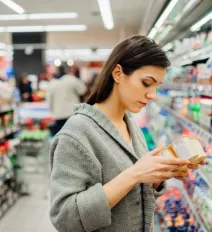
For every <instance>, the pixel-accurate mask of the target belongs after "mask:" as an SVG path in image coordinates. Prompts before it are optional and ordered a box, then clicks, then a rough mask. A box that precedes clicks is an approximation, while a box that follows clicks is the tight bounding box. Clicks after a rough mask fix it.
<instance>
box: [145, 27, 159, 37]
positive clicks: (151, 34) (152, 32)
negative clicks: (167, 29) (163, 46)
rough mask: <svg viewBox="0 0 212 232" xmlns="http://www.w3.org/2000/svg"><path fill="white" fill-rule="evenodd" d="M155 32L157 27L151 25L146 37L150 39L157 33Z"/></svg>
mask: <svg viewBox="0 0 212 232" xmlns="http://www.w3.org/2000/svg"><path fill="white" fill-rule="evenodd" d="M157 32H158V29H157V28H155V27H153V28H152V30H151V31H150V33H149V34H148V36H147V37H149V38H150V39H153V38H154V37H155V35H156V34H157Z"/></svg>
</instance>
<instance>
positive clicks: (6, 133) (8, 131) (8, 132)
mask: <svg viewBox="0 0 212 232" xmlns="http://www.w3.org/2000/svg"><path fill="white" fill-rule="evenodd" d="M18 131H19V128H18V127H17V126H13V127H11V128H6V129H5V130H4V131H0V139H3V138H5V137H7V136H9V135H11V134H13V133H15V132H18Z"/></svg>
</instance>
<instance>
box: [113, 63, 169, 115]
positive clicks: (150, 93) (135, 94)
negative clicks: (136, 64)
mask: <svg viewBox="0 0 212 232" xmlns="http://www.w3.org/2000/svg"><path fill="white" fill-rule="evenodd" d="M116 69H117V70H116ZM116 71H117V72H116ZM165 73H166V68H162V67H157V66H143V67H142V68H140V69H137V70H136V71H134V72H133V73H132V74H131V75H126V74H124V73H123V71H122V68H121V66H120V65H117V67H116V68H115V69H114V71H113V77H114V80H115V83H116V84H115V86H116V90H117V91H118V96H119V100H120V102H121V104H122V105H123V107H124V108H125V109H126V110H128V111H130V112H133V113H137V112H139V111H140V110H141V108H143V107H145V106H146V105H147V104H148V103H149V102H150V101H151V100H156V98H157V96H156V90H157V87H158V85H160V84H161V83H162V81H163V78H164V75H165Z"/></svg>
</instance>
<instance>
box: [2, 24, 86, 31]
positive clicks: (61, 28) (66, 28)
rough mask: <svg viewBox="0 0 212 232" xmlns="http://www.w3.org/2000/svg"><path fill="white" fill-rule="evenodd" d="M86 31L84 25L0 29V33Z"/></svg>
mask: <svg viewBox="0 0 212 232" xmlns="http://www.w3.org/2000/svg"><path fill="white" fill-rule="evenodd" d="M86 29H87V27H86V25H48V26H9V27H0V32H43V31H85V30H86Z"/></svg>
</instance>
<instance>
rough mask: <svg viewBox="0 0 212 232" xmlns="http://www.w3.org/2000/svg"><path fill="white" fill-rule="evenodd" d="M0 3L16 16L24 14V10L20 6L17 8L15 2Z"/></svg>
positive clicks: (5, 1) (7, 0)
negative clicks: (16, 14)
mask: <svg viewBox="0 0 212 232" xmlns="http://www.w3.org/2000/svg"><path fill="white" fill-rule="evenodd" d="M0 2H2V3H4V4H5V5H6V6H8V7H9V8H11V9H12V10H14V11H15V12H17V13H18V14H23V13H24V9H23V8H22V7H21V6H19V5H18V4H16V3H15V2H13V1H12V0H0Z"/></svg>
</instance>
